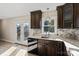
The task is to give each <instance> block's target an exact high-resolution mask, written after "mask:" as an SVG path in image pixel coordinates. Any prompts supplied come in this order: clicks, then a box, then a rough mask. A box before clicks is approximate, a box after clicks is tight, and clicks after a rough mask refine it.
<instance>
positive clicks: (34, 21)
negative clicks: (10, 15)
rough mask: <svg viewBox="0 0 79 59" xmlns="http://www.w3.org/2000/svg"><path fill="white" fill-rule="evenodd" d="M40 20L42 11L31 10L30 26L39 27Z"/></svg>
mask: <svg viewBox="0 0 79 59" xmlns="http://www.w3.org/2000/svg"><path fill="white" fill-rule="evenodd" d="M41 22H42V12H41V10H37V11H32V12H31V28H32V29H40V28H41Z"/></svg>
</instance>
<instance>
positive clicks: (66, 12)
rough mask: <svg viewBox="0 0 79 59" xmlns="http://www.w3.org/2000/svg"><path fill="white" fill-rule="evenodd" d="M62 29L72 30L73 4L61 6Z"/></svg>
mask: <svg viewBox="0 0 79 59" xmlns="http://www.w3.org/2000/svg"><path fill="white" fill-rule="evenodd" d="M63 21H64V28H73V4H72V3H67V4H65V5H64V6H63Z"/></svg>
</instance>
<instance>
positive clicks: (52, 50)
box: [47, 45, 58, 56]
mask: <svg viewBox="0 0 79 59" xmlns="http://www.w3.org/2000/svg"><path fill="white" fill-rule="evenodd" d="M57 52H58V51H57V46H56V45H47V56H57Z"/></svg>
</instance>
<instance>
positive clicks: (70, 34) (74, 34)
mask: <svg viewBox="0 0 79 59" xmlns="http://www.w3.org/2000/svg"><path fill="white" fill-rule="evenodd" d="M58 36H60V37H62V38H67V39H75V40H76V39H77V40H79V30H78V29H58Z"/></svg>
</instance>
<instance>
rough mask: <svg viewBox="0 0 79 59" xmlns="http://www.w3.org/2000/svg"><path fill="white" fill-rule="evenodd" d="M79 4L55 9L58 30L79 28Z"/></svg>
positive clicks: (67, 4)
mask: <svg viewBox="0 0 79 59" xmlns="http://www.w3.org/2000/svg"><path fill="white" fill-rule="evenodd" d="M78 10H79V4H77V3H66V4H64V5H62V6H58V7H57V14H58V28H79V11H78Z"/></svg>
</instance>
